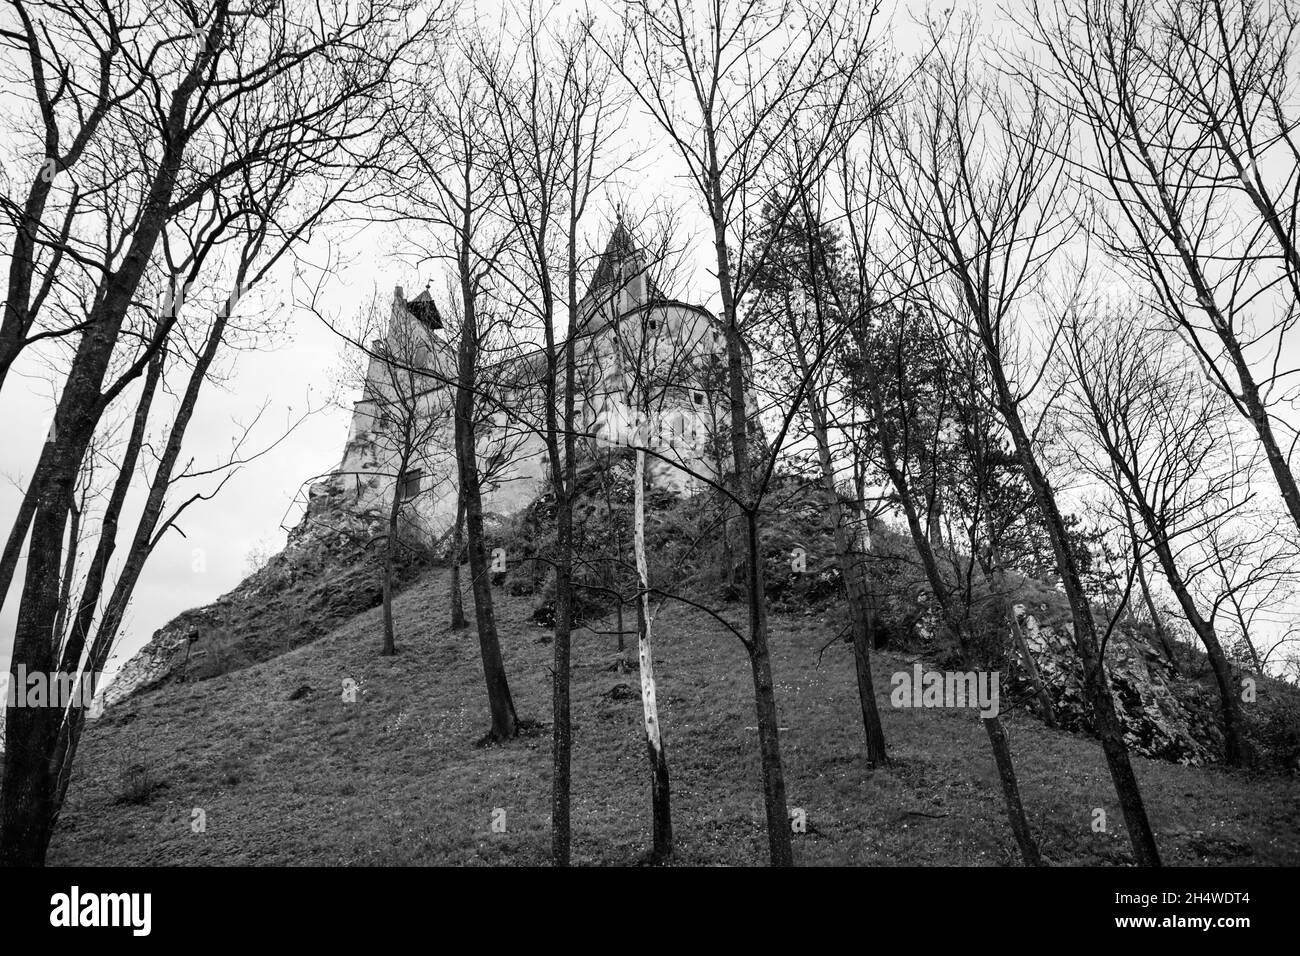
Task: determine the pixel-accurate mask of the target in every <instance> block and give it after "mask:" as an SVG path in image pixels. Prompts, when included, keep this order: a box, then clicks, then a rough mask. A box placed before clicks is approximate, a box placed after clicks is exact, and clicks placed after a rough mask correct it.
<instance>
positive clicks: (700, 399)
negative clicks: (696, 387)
mask: <svg viewBox="0 0 1300 956" xmlns="http://www.w3.org/2000/svg"><path fill="white" fill-rule="evenodd" d="M691 398H692V399H694V400H695V404H696V405H703V404H704V393H703V392H691Z"/></svg>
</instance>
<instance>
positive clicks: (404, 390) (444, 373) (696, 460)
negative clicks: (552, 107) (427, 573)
mask: <svg viewBox="0 0 1300 956" xmlns="http://www.w3.org/2000/svg"><path fill="white" fill-rule="evenodd" d="M578 313H579V317H580V318H579V322H580V326H579V330H578V334H577V335H576V336H575V339H574V346H575V362H574V364H575V367H576V370H577V372H576V374H577V385H576V389H575V393H576V394H575V419H576V421H575V428H574V431H575V433H577V435H578V436H579V437H578V438H577V440H576V443H575V444H576V446H577V450H578V458H579V460H580V461H581V460H583V459H584V458H586V459H595V458H597V457H599V456H601V455H603V454H605V453H607V452H608V451H609V450H611V449H617V448H620V447H628V446H632V445H640V446H643V447H646V448H648V449H649V453H648V455H647V472H648V477H649V481H650V483H651V484H652V485H653V486H657V487H661V488H667V489H671V490H673V491H675V492H677V493H679V494H686V495H690V494H694V493H696V492H698V491H700V490H701V489H703V488H705V487H707V486H708V484H709V482H710V481H717V480H719V479H720V477H721V476H722V475H723V473H724V472H725V471H726V470H728V467H729V459H730V446H729V442H728V440H727V436H728V435H729V434H730V432H729V410H728V409H729V403H728V401H727V389H726V377H725V374H723V373H724V372H725V369H726V339H725V335H724V330H723V327H722V324H721V323H720V322H719V321H718V320H717V319H716V318H714V316H713V315H712V314H711V313H709V312H708V311H707V310H706V309H704V308H702V307H700V306H696V305H690V304H687V303H685V302H680V301H677V300H674V299H670V298H666V297H664V296H662V295H661V294H660V293H659V291H658V289H657V287H656V284H655V282H654V281H653V278H652V275H651V271H650V269H648V268H647V264H646V257H645V256H644V255H643V254H642V253H641V252H640V251H639V250H637V249H636V248H635V247H634V245H633V244H632V242H631V240H630V239H629V237H628V234H627V233H626V231H625V230H624V229H623V227H622V226H621V225H619V226H618V227H617V228H616V229H615V231H614V234H613V236H612V237H611V239H610V241H609V244H608V246H607V247H606V249H605V252H604V254H603V255H602V257H601V260H600V263H599V265H598V267H597V270H596V273H595V276H594V278H593V280H592V282H591V285H590V287H589V288H588V290H587V293H586V295H585V296H584V297H583V299H582V301H581V303H580V305H579V309H578ZM497 338H498V339H500V338H501V336H500V335H498V336H497ZM558 338H559V333H557V339H558ZM456 339H457V335H456V333H454V332H449V331H448V330H446V329H444V327H443V322H442V318H441V316H440V314H439V312H438V310H437V308H436V306H435V305H434V302H433V300H432V298H431V297H430V296H429V293H428V291H427V290H426V291H425V292H423V293H421V294H420V295H419V296H417V297H416V298H415V299H413V300H411V301H407V300H406V299H405V297H404V295H403V292H402V289H401V287H398V288H397V289H396V291H395V294H394V297H393V303H392V310H391V314H390V316H389V320H388V324H387V329H386V331H385V334H384V335H383V336H382V337H381V338H378V339H376V340H375V341H374V342H372V343H371V347H370V359H369V368H368V370H367V373H366V383H365V388H364V391H363V393H362V397H361V399H360V400H359V401H357V402H356V403H355V405H354V409H353V414H352V423H351V427H350V429H349V432H348V440H347V445H346V446H345V448H344V452H343V459H342V461H341V462H340V463H339V465H338V467H337V468H336V469H334V471H333V472H332V473H331V474H330V475H329V476H327V477H326V478H325V479H323V480H322V481H319V482H317V483H315V484H314V485H312V486H311V489H310V492H309V498H310V499H311V501H312V502H315V501H316V500H317V499H320V498H322V497H329V498H330V499H332V501H333V503H334V504H335V505H336V506H342V507H345V508H347V509H349V510H351V511H356V512H379V513H387V511H388V509H389V507H390V506H391V504H392V501H393V495H395V494H397V495H401V497H402V499H403V507H402V514H403V520H404V522H405V523H406V525H407V526H408V528H411V527H414V529H415V530H416V532H417V533H418V534H419V535H420V536H423V537H426V538H428V539H431V540H432V539H437V538H439V537H441V536H443V535H444V534H445V533H446V532H447V531H448V529H450V527H451V526H452V524H453V523H454V521H455V519H456V511H457V469H456V459H455V454H454V444H453V437H454V426H455V421H454V411H453V409H454V400H455V392H456V387H455V385H456V380H457V344H458V343H457V341H456ZM481 348H482V355H481V359H482V360H481V362H480V363H479V367H478V371H477V373H476V381H475V386H476V391H478V392H479V393H480V394H481V395H482V398H481V399H480V400H479V402H478V406H479V407H478V410H477V411H476V421H475V436H476V446H477V450H478V459H479V474H480V475H481V476H482V495H483V510H484V512H485V513H487V514H497V515H505V514H509V513H512V512H515V511H517V510H519V509H520V508H523V507H525V506H526V505H528V504H529V503H530V502H532V501H534V500H535V499H536V498H537V497H538V496H539V495H541V494H543V493H545V490H546V488H547V487H548V486H549V483H550V480H551V477H550V462H549V457H548V455H547V449H546V444H545V442H544V440H543V432H542V429H543V428H544V425H545V415H544V411H545V405H544V401H545V399H544V394H545V393H544V388H543V382H544V381H545V374H544V373H545V369H546V358H545V353H544V352H543V351H542V350H541V349H540V347H538V346H537V345H535V344H527V345H523V346H519V345H517V344H510V345H509V347H505V346H501V345H499V344H496V345H494V343H493V342H487V343H484V345H483V346H481ZM560 367H561V368H562V367H563V363H562V361H561V363H560ZM562 385H563V383H562V382H561V383H557V406H558V407H557V420H559V421H561V422H562V420H563V419H562V417H561V414H560V413H561V412H562V405H563V401H562V395H563V388H562ZM404 459H405V461H403V460H404ZM309 509H310V504H309Z"/></svg>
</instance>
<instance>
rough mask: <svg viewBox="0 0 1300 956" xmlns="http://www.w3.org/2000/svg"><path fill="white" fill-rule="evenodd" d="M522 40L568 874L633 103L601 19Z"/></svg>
mask: <svg viewBox="0 0 1300 956" xmlns="http://www.w3.org/2000/svg"><path fill="white" fill-rule="evenodd" d="M518 15H519V19H520V23H519V24H518V26H517V28H516V30H515V32H517V33H518V36H511V35H509V34H507V35H505V36H503V37H502V38H501V41H500V42H499V43H498V44H497V45H498V46H501V47H505V48H513V49H515V51H516V52H515V54H514V56H513V57H512V58H510V59H508V60H505V61H502V62H493V61H491V60H489V61H487V62H484V63H482V64H481V68H482V69H483V71H484V77H485V81H486V82H487V84H488V85H489V87H490V91H491V98H492V107H493V114H494V116H493V119H494V121H495V123H496V129H495V135H496V136H497V137H498V140H499V141H498V148H499V156H500V169H501V179H502V183H503V196H502V198H503V204H502V205H503V216H504V218H505V219H506V221H507V222H508V224H509V228H510V229H511V230H512V231H513V233H514V235H515V241H514V243H513V245H514V246H515V250H514V255H513V256H512V257H511V258H512V262H513V264H514V265H516V266H517V268H516V269H514V270H506V271H505V274H504V280H505V281H506V282H510V283H512V284H513V285H514V289H513V290H512V292H513V295H512V296H511V298H512V299H513V301H514V302H515V304H516V314H517V315H519V316H520V317H521V318H529V319H532V320H534V321H535V324H536V325H537V326H538V327H539V329H540V333H541V336H542V345H541V358H542V369H541V374H540V381H539V382H537V383H536V384H537V385H538V386H539V387H540V391H541V402H542V404H541V413H542V414H541V420H540V421H537V422H533V423H526V424H531V427H532V428H533V429H534V430H535V432H536V433H538V434H540V436H541V438H542V441H543V442H544V444H545V447H546V460H547V462H548V463H549V467H550V475H549V479H550V488H551V491H552V493H553V494H554V496H555V521H556V547H555V552H554V558H553V563H554V570H555V635H554V644H553V647H554V652H555V659H554V665H553V669H552V718H553V719H552V734H553V742H552V759H553V772H552V801H551V833H552V842H551V856H552V861H553V862H554V863H555V864H556V865H557V866H567V865H568V863H569V860H570V852H571V820H570V816H571V814H570V804H571V797H570V779H571V762H572V749H573V731H572V720H571V716H570V688H569V685H570V657H571V644H572V630H573V619H574V590H573V576H574V527H573V503H574V498H575V495H576V470H577V445H576V438H577V430H578V423H577V418H576V399H577V390H578V377H579V374H578V369H577V358H576V353H577V348H578V338H579V336H580V334H581V333H582V331H583V330H584V326H585V325H586V323H587V321H588V320H589V318H590V316H588V315H583V314H582V311H581V310H582V309H583V305H582V301H581V300H580V298H579V273H580V270H581V268H582V266H583V259H582V258H581V257H580V254H579V249H580V242H581V230H582V226H583V217H584V215H585V214H586V213H587V211H588V207H589V205H590V203H591V200H592V197H593V195H594V194H595V193H596V192H597V191H598V190H599V189H600V187H601V186H602V184H603V183H604V181H605V180H606V179H607V178H608V176H609V174H610V170H609V168H608V166H609V164H608V161H607V159H606V157H605V155H604V154H605V153H606V152H607V149H606V142H607V140H608V138H609V133H610V129H611V128H613V127H614V126H615V125H616V124H617V123H618V122H619V113H620V109H621V104H620V102H619V99H618V97H616V96H615V94H614V92H613V91H612V90H611V86H610V82H609V81H610V76H611V72H612V71H611V70H610V68H609V65H608V63H607V62H606V61H605V60H604V58H603V57H601V56H600V54H599V52H598V51H597V50H596V49H595V48H594V47H593V46H591V45H590V44H587V43H585V42H584V39H585V35H586V32H587V31H588V30H590V29H591V24H590V22H589V21H580V22H571V23H569V24H567V25H564V24H553V23H551V22H549V20H548V17H547V14H546V13H544V12H542V11H541V10H540V9H539V8H538V6H537V5H536V4H534V3H531V2H530V3H529V4H528V5H527V7H526V9H524V10H521V11H519V14H518Z"/></svg>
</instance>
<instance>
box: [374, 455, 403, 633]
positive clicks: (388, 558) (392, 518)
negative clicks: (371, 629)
mask: <svg viewBox="0 0 1300 956" xmlns="http://www.w3.org/2000/svg"><path fill="white" fill-rule="evenodd" d="M405 473H406V458H405V456H403V458H402V461H401V464H400V465H399V466H398V469H397V481H396V482H394V484H393V501H392V503H391V504H390V505H389V506H388V533H387V534H386V535H384V557H383V569H382V572H381V576H382V578H383V592H384V643H383V646H382V647H381V648H380V649H379V656H380V657H392V656H393V655H394V654H396V653H397V642H396V640H395V639H394V636H393V564H394V563H395V561H394V559H395V558H396V554H397V519H398V517H399V516H400V515H401V513H402V475H403V474H405Z"/></svg>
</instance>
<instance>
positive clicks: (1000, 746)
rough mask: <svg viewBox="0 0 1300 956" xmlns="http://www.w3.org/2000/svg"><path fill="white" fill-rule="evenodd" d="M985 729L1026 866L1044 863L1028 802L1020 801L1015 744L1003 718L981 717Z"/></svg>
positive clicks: (1009, 818)
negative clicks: (1013, 755) (1031, 825)
mask: <svg viewBox="0 0 1300 956" xmlns="http://www.w3.org/2000/svg"><path fill="white" fill-rule="evenodd" d="M980 723H982V724H983V725H984V732H985V733H986V734H988V738H989V746H990V747H992V748H993V760H994V762H996V763H997V765H998V778H999V779H1000V780H1001V781H1002V796H1003V799H1005V800H1006V804H1007V819H1008V820H1009V821H1010V822H1011V832H1012V833H1013V834H1014V835H1015V838H1016V845H1017V846H1019V847H1020V858H1021V859H1022V860H1024V861H1025V865H1026V866H1042V865H1043V858H1042V856H1041V855H1040V854H1039V852H1038V844H1037V843H1036V842H1034V834H1033V832H1032V831H1031V830H1030V829H1029V819H1028V817H1026V815H1025V807H1024V804H1023V803H1021V802H1020V784H1019V783H1018V782H1017V781H1016V768H1015V765H1014V764H1013V763H1012V762H1011V745H1010V744H1009V743H1008V742H1007V731H1006V728H1004V727H1003V726H1002V721H1001V719H1000V718H998V717H996V716H994V717H981V718H980Z"/></svg>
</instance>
